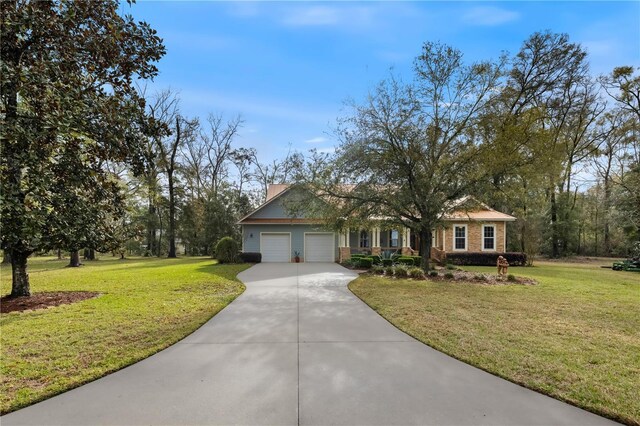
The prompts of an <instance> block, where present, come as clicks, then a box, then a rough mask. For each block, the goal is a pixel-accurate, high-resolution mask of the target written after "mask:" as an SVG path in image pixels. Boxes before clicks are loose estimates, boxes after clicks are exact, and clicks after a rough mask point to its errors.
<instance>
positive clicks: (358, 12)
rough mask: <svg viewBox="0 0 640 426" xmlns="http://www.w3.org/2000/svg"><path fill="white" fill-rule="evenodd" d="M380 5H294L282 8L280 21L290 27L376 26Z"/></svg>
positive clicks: (353, 27) (358, 28)
mask: <svg viewBox="0 0 640 426" xmlns="http://www.w3.org/2000/svg"><path fill="white" fill-rule="evenodd" d="M379 10H380V7H379V6H378V5H375V4H372V5H367V6H345V5H340V6H326V5H322V6H298V5H296V6H292V7H286V8H283V9H282V10H281V14H280V18H279V21H280V23H281V24H282V25H285V26H288V27H341V28H343V29H350V30H354V29H355V30H362V29H371V28H375V27H376V26H377V24H379V23H380V19H379V18H381V17H382V16H381V14H380V13H378V12H379Z"/></svg>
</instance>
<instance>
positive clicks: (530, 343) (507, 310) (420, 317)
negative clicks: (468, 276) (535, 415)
mask: <svg viewBox="0 0 640 426" xmlns="http://www.w3.org/2000/svg"><path fill="white" fill-rule="evenodd" d="M609 265H610V263H609ZM466 269H468V270H473V271H482V272H486V273H494V272H495V271H494V268H489V267H468V268H466ZM509 272H512V273H514V274H515V275H520V276H529V277H532V278H534V279H536V280H537V281H538V282H539V284H537V285H533V286H523V285H483V284H478V283H474V284H472V283H468V284H467V283H451V282H431V281H413V280H407V279H403V280H396V279H391V278H385V277H382V276H370V275H363V276H361V277H360V278H358V279H357V280H355V281H353V282H352V283H351V284H350V285H349V287H350V289H351V290H352V291H353V292H354V293H355V294H356V295H357V296H359V297H360V298H361V299H362V300H364V301H365V302H366V303H367V304H369V306H371V307H372V308H373V309H375V310H376V311H377V312H378V313H380V315H382V316H383V317H385V318H386V319H387V320H389V321H390V322H391V323H393V324H394V325H396V326H397V327H398V328H400V329H401V330H403V331H405V332H406V333H408V334H410V335H412V336H413V337H415V338H417V339H418V340H420V341H422V342H424V343H426V344H428V345H430V346H432V347H434V348H436V349H438V350H440V351H442V352H445V353H447V354H449V355H451V356H453V357H455V358H458V359H460V360H463V361H465V362H467V363H469V364H472V365H475V366H477V367H479V368H481V369H483V370H486V371H489V372H491V373H493V374H496V375H498V376H501V377H504V378H506V379H508V380H511V381H513V382H516V383H519V384H522V385H524V386H526V387H528V388H531V389H535V390H537V391H540V392H542V393H545V394H548V395H551V396H553V397H555V398H558V399H561V400H564V401H567V402H570V403H572V404H574V405H577V406H579V407H583V408H585V409H587V410H590V411H593V412H595V413H598V414H601V415H604V416H607V417H610V418H613V419H616V420H618V421H622V422H625V423H629V424H640V398H638V391H639V386H640V381H639V380H640V274H638V273H632V272H616V271H612V270H610V269H603V268H600V266H599V264H597V263H589V264H576V263H571V264H568V263H556V262H538V263H537V264H536V266H534V267H531V268H511V269H510V271H509Z"/></svg>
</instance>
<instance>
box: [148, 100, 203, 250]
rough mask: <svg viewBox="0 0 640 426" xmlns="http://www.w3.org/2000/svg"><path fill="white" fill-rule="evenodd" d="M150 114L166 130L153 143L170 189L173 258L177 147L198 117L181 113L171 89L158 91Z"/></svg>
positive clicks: (193, 129)
mask: <svg viewBox="0 0 640 426" xmlns="http://www.w3.org/2000/svg"><path fill="white" fill-rule="evenodd" d="M149 108H150V110H151V115H152V117H153V118H154V119H156V120H157V121H158V122H160V123H163V124H164V125H165V126H166V127H167V128H168V129H169V133H168V134H167V135H166V136H165V137H158V138H156V139H155V145H156V147H157V149H158V153H159V160H160V161H159V164H160V167H162V169H163V171H164V173H165V174H166V176H167V186H168V191H169V200H168V201H169V218H168V221H169V223H168V229H167V234H168V239H169V253H168V257H170V258H175V257H177V254H176V197H175V192H176V187H175V184H176V181H175V172H176V168H177V155H178V148H179V147H180V146H182V144H183V143H184V142H185V140H188V139H191V138H193V137H194V135H195V134H196V132H197V130H198V126H199V124H198V120H197V119H186V118H184V117H182V116H181V115H180V111H179V99H178V97H177V95H176V94H175V93H174V92H173V91H171V90H164V91H162V92H160V93H158V94H157V95H156V97H155V99H154V102H153V103H152V104H151V105H150V107H149Z"/></svg>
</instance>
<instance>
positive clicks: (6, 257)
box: [2, 250, 11, 265]
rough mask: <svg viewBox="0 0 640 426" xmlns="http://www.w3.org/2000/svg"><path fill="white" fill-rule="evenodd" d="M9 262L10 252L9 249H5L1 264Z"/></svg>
mask: <svg viewBox="0 0 640 426" xmlns="http://www.w3.org/2000/svg"><path fill="white" fill-rule="evenodd" d="M10 263H11V253H9V250H5V251H4V257H3V258H2V264H3V265H9V264H10Z"/></svg>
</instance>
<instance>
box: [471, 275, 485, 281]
mask: <svg viewBox="0 0 640 426" xmlns="http://www.w3.org/2000/svg"><path fill="white" fill-rule="evenodd" d="M473 278H474V279H476V280H478V281H486V280H487V277H485V276H484V274H477V275H476V276H475V277H473Z"/></svg>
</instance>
